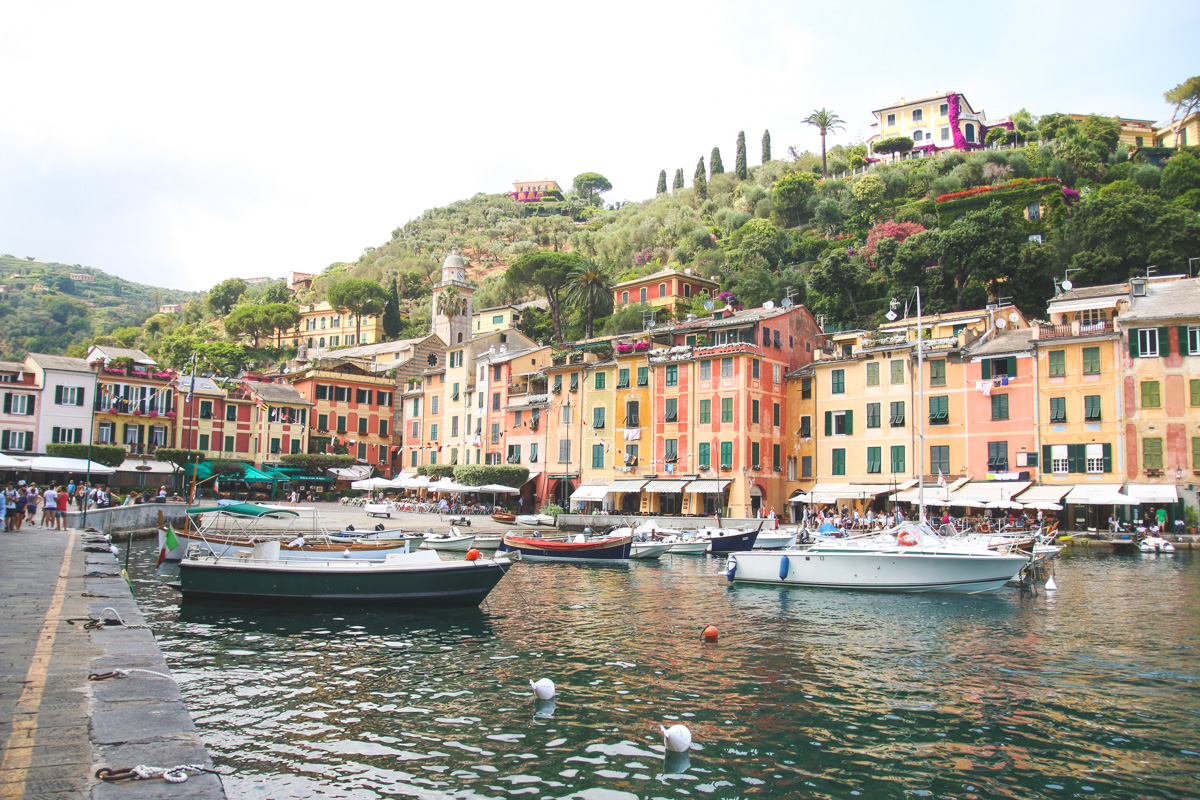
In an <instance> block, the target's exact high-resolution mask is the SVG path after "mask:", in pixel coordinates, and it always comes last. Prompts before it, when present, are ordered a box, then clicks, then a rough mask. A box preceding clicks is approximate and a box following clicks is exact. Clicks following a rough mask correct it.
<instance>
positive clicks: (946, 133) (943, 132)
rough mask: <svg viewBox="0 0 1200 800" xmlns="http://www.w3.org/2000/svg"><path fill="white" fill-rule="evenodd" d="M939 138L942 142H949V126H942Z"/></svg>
mask: <svg viewBox="0 0 1200 800" xmlns="http://www.w3.org/2000/svg"><path fill="white" fill-rule="evenodd" d="M940 136H941V138H942V141H943V142H948V141H950V126H949V125H943V126H942V129H941V133H940Z"/></svg>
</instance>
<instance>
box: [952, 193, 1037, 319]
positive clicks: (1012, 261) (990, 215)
mask: <svg viewBox="0 0 1200 800" xmlns="http://www.w3.org/2000/svg"><path fill="white" fill-rule="evenodd" d="M1027 240H1028V236H1027V235H1026V233H1025V231H1024V230H1023V229H1022V227H1021V224H1020V215H1019V214H1018V213H1017V211H1016V209H1014V208H1012V207H1011V206H1006V205H1004V204H1003V203H1001V202H999V201H996V202H993V203H991V204H990V205H988V206H987V207H986V208H981V209H979V210H976V211H968V212H967V214H966V216H965V217H964V218H963V219H961V220H959V221H957V222H955V223H954V224H952V225H950V226H949V227H948V228H946V229H945V230H943V231H942V235H941V257H942V258H941V264H942V269H943V270H946V271H947V274H948V275H952V276H953V278H954V288H955V304H954V309H955V310H956V311H962V310H963V297H964V292H965V291H966V288H967V284H968V283H969V282H971V281H973V280H977V281H980V282H982V283H987V284H990V285H992V287H993V289H995V285H996V284H997V283H999V282H1001V281H1009V280H1011V278H1012V277H1013V270H1014V269H1015V268H1016V265H1017V263H1018V259H1019V257H1020V251H1021V245H1022V244H1024V243H1025V242H1026V241H1027ZM992 294H994V295H999V294H1000V293H999V291H993V292H992Z"/></svg>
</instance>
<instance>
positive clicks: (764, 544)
mask: <svg viewBox="0 0 1200 800" xmlns="http://www.w3.org/2000/svg"><path fill="white" fill-rule="evenodd" d="M795 546H796V533H795V531H793V532H792V533H785V532H784V531H770V532H768V531H759V533H758V538H756V539H755V540H754V549H755V550H790V549H791V548H793V547H795Z"/></svg>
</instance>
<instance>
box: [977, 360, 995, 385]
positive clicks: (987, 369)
mask: <svg viewBox="0 0 1200 800" xmlns="http://www.w3.org/2000/svg"><path fill="white" fill-rule="evenodd" d="M979 366H980V368H981V369H982V370H983V379H984V380H985V381H986V380H989V379H990V378H991V377H992V362H991V361H988V360H987V359H986V358H985V359H984V360H983V361H982V362H981V363H980V365H979Z"/></svg>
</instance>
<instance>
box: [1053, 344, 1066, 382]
mask: <svg viewBox="0 0 1200 800" xmlns="http://www.w3.org/2000/svg"><path fill="white" fill-rule="evenodd" d="M1049 355H1050V377H1051V378H1062V377H1065V376H1066V374H1067V351H1066V350H1051V351H1050V354H1049Z"/></svg>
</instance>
